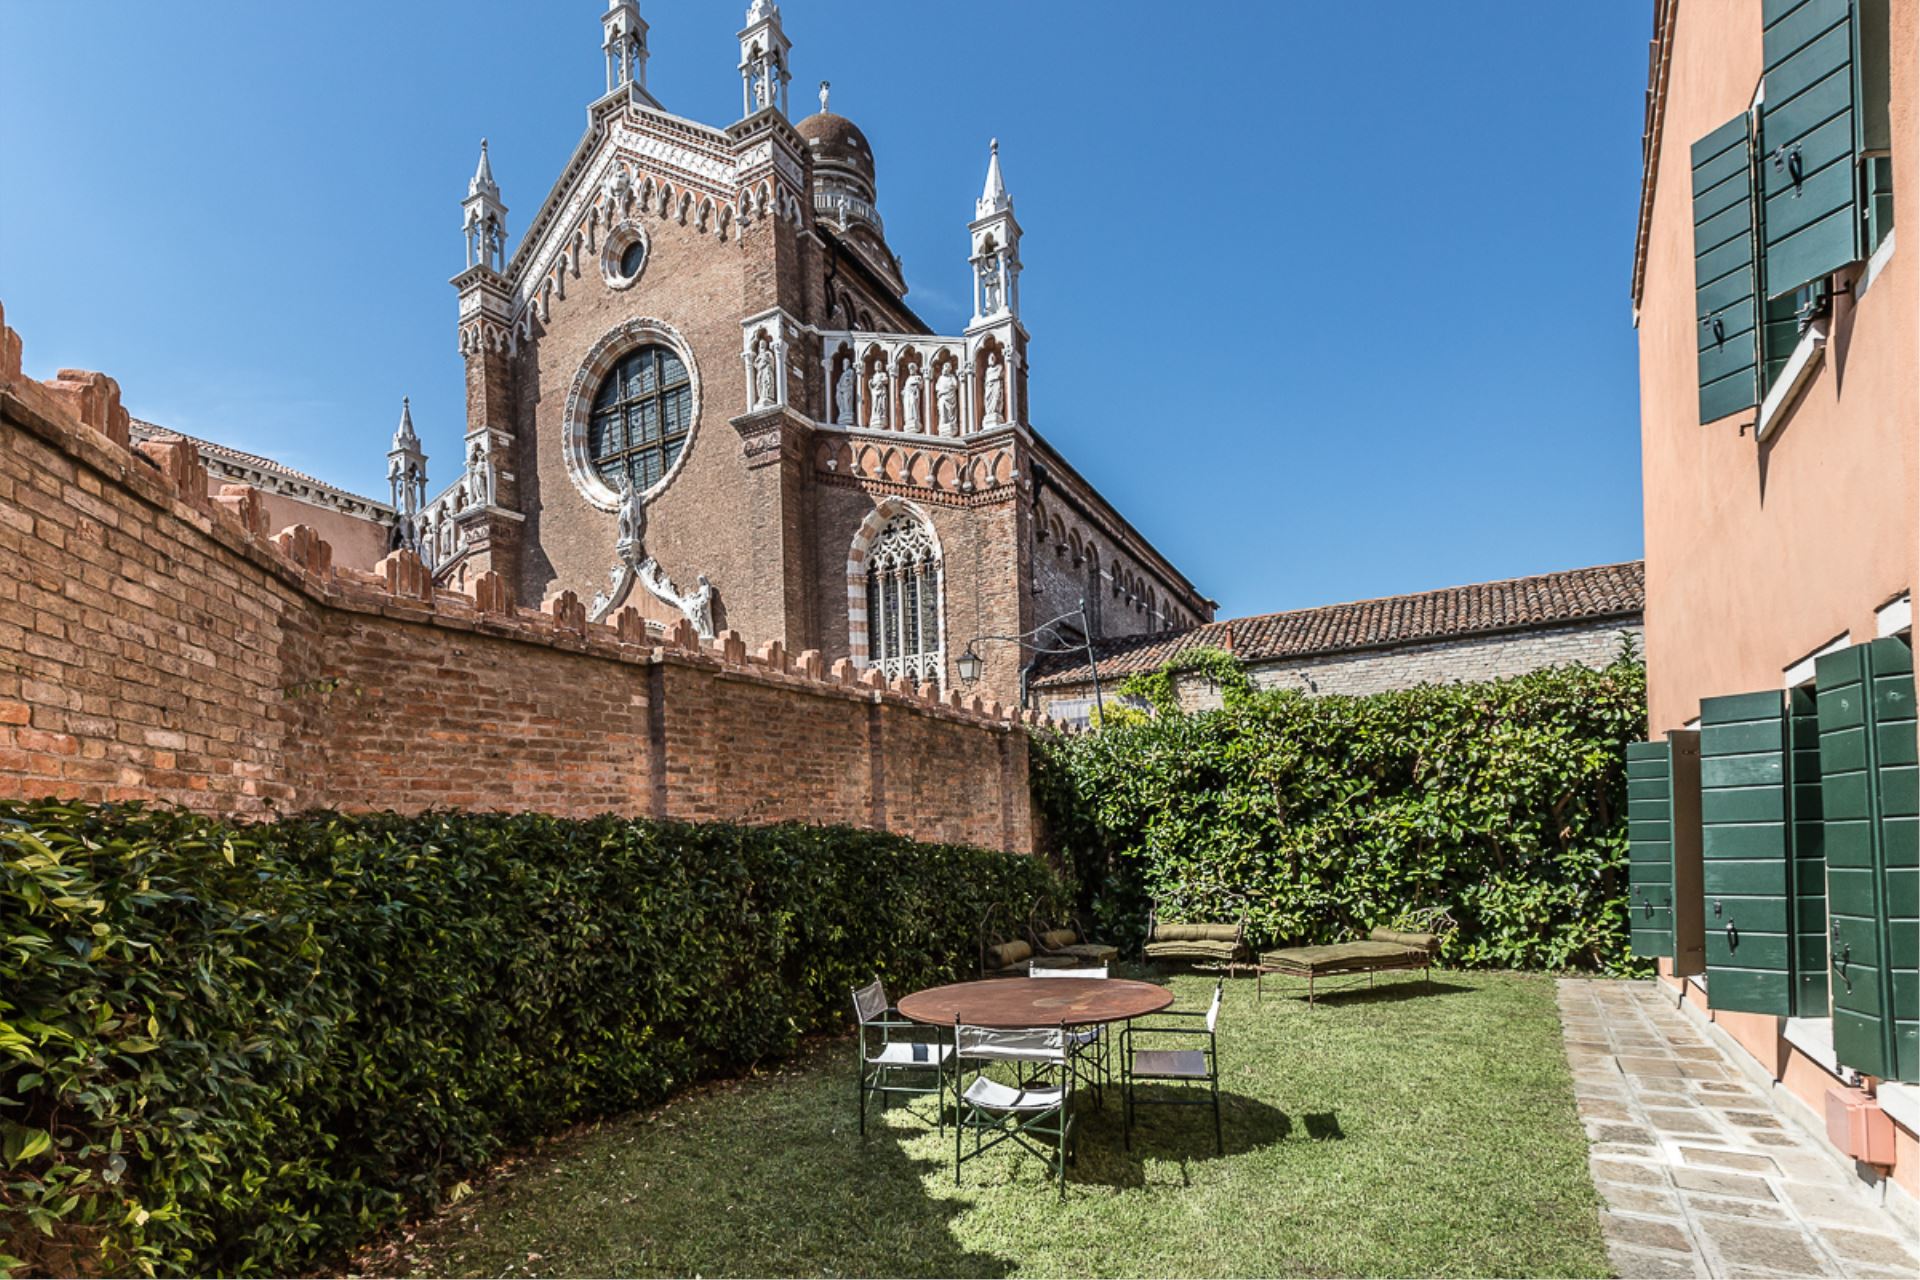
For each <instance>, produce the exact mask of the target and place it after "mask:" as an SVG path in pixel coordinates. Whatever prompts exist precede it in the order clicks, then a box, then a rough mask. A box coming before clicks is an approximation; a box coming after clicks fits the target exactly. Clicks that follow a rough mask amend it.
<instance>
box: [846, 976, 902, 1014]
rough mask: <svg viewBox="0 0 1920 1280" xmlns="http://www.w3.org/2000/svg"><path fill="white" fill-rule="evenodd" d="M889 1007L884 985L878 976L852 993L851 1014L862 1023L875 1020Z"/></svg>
mask: <svg viewBox="0 0 1920 1280" xmlns="http://www.w3.org/2000/svg"><path fill="white" fill-rule="evenodd" d="M891 1007H892V1005H891V1004H890V1003H889V1002H888V1000H887V988H886V985H885V984H884V983H882V982H881V981H880V979H878V978H875V979H874V980H873V981H872V982H869V983H868V984H867V985H866V986H864V987H860V988H858V989H856V990H855V991H854V993H853V1016H854V1017H855V1018H858V1019H859V1020H860V1021H861V1023H863V1024H864V1023H868V1022H872V1021H874V1020H876V1019H877V1018H879V1017H880V1015H881V1014H883V1013H885V1012H886V1011H887V1010H888V1009H889V1008H891Z"/></svg>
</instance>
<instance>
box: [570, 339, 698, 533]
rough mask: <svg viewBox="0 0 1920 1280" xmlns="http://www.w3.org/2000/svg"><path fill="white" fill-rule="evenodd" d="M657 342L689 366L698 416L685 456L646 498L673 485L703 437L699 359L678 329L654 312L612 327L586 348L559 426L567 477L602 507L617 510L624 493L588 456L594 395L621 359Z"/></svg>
mask: <svg viewBox="0 0 1920 1280" xmlns="http://www.w3.org/2000/svg"><path fill="white" fill-rule="evenodd" d="M656 342H657V343H659V344H661V345H662V346H666V347H670V348H672V349H673V353H674V354H675V355H676V356H678V357H680V361H681V363H682V364H684V365H686V367H687V380H688V383H689V385H690V387H691V389H692V392H693V420H692V421H691V422H689V423H688V424H687V442H686V444H685V445H683V446H681V449H680V456H679V457H677V458H675V459H674V460H673V465H672V466H670V467H668V468H667V470H666V472H665V474H663V475H662V476H661V477H660V478H659V479H658V480H656V481H654V482H653V484H652V485H650V486H648V488H647V491H646V493H644V494H642V495H641V498H642V500H643V501H652V500H653V499H654V498H655V497H657V496H658V495H660V494H661V493H664V492H666V488H667V486H668V485H670V484H672V483H673V481H674V477H676V476H678V475H679V474H680V469H681V468H682V467H684V466H685V465H686V462H687V458H688V457H689V456H690V455H691V454H692V453H693V448H694V445H695V444H696V443H697V442H698V440H699V436H700V412H701V400H700V366H699V365H698V364H696V363H694V359H693V347H692V345H691V344H689V343H688V342H687V340H686V339H685V338H683V337H682V336H681V335H680V331H679V330H678V329H676V328H674V327H673V326H672V325H670V324H668V323H667V322H666V321H664V320H656V319H654V318H653V317H651V316H636V317H634V318H633V319H631V320H627V321H624V322H623V323H621V324H617V325H615V326H614V327H613V328H611V329H609V330H607V331H606V333H604V334H602V335H601V336H600V340H599V341H598V342H595V343H594V344H593V346H592V347H591V348H590V349H589V350H588V351H587V355H586V359H584V360H582V361H581V362H580V368H579V369H578V370H577V371H576V372H575V373H574V375H573V383H572V385H571V386H570V387H569V388H568V390H567V405H566V410H565V413H564V414H563V416H562V418H561V430H560V458H561V461H562V462H563V463H564V464H565V466H566V469H567V476H568V478H569V479H571V480H572V481H573V487H574V488H576V489H578V490H579V491H580V494H581V496H582V497H584V498H585V499H586V500H587V501H588V502H590V503H592V504H593V505H594V506H596V507H598V508H599V509H600V510H602V511H606V512H614V511H618V510H619V509H620V502H621V495H620V492H619V491H618V490H616V489H614V488H612V487H611V486H610V485H608V484H607V482H606V481H604V480H602V479H601V478H600V477H599V475H598V474H596V473H595V471H594V469H593V459H592V458H591V457H589V456H588V454H587V428H588V423H589V420H590V419H591V418H592V416H593V397H594V393H595V392H597V391H598V390H599V389H600V382H601V379H603V378H605V377H606V376H607V373H608V371H610V370H611V369H612V368H613V366H614V365H615V364H616V363H618V362H619V360H620V357H622V356H624V355H626V354H627V353H628V352H629V351H632V350H633V349H634V348H635V347H641V346H646V345H647V344H649V343H656Z"/></svg>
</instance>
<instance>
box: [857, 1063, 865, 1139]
mask: <svg viewBox="0 0 1920 1280" xmlns="http://www.w3.org/2000/svg"><path fill="white" fill-rule="evenodd" d="M854 1075H855V1077H856V1078H857V1079H858V1081H859V1085H858V1088H859V1092H860V1136H861V1137H863V1138H864V1137H866V1136H867V1064H866V1063H864V1062H863V1063H861V1064H860V1065H859V1067H858V1068H857V1069H856V1070H855V1072H854Z"/></svg>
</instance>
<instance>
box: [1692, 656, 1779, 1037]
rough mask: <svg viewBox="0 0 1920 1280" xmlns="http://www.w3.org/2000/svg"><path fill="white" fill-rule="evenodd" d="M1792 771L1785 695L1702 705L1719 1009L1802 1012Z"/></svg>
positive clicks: (1711, 978) (1707, 877)
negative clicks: (1797, 989) (1795, 945)
mask: <svg viewBox="0 0 1920 1280" xmlns="http://www.w3.org/2000/svg"><path fill="white" fill-rule="evenodd" d="M1786 772H1787V751H1786V716H1785V714H1784V710H1783V706H1782V701H1781V696H1780V694H1779V693H1778V692H1777V691H1776V692H1772V693H1743V694H1736V695H1734V696H1732V697H1727V698H1706V699H1703V700H1702V701H1701V703H1700V825H1701V840H1700V852H1701V867H1702V876H1701V888H1702V892H1703V893H1704V895H1705V898H1706V907H1707V912H1706V927H1707V999H1708V1000H1709V1002H1711V1003H1712V1005H1713V1007H1714V1008H1716V1009H1740V1010H1745V1011H1747V1012H1751V1013H1775V1014H1781V1015H1786V1014H1790V1013H1792V1012H1793V985H1794V984H1793V950H1792V945H1791V944H1792V937H1793V924H1792V914H1791V903H1792V900H1793V886H1792V872H1793V864H1792V858H1791V857H1790V841H1791V835H1790V830H1789V827H1788V825H1787V785H1786V781H1787V778H1786Z"/></svg>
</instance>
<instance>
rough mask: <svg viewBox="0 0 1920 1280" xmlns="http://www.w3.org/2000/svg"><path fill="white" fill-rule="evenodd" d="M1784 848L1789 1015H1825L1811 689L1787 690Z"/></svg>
mask: <svg viewBox="0 0 1920 1280" xmlns="http://www.w3.org/2000/svg"><path fill="white" fill-rule="evenodd" d="M1787 744H1788V749H1787V821H1788V823H1789V830H1788V833H1787V834H1788V838H1789V844H1788V852H1789V856H1790V857H1791V858H1792V859H1793V869H1792V870H1793V875H1792V885H1793V902H1792V904H1791V905H1792V910H1793V955H1792V960H1793V1013H1794V1014H1795V1015H1796V1016H1798V1017H1802V1018H1823V1017H1825V1016H1826V1014H1827V853H1826V825H1825V822H1824V821H1823V817H1822V807H1821V803H1820V720H1819V715H1818V710H1817V707H1816V704H1815V697H1814V691H1813V690H1812V689H1807V688H1800V689H1789V690H1788V691H1787Z"/></svg>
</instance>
